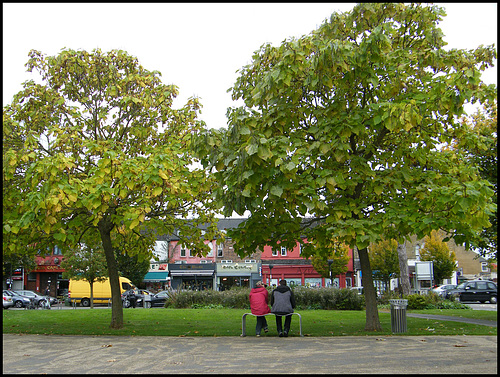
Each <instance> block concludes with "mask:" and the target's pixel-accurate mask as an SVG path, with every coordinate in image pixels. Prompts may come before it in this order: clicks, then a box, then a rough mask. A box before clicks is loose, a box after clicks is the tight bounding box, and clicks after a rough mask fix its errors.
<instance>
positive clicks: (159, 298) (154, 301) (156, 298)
mask: <svg viewBox="0 0 500 377" xmlns="http://www.w3.org/2000/svg"><path fill="white" fill-rule="evenodd" d="M170 294H171V292H170V291H160V292H158V293H155V294H154V295H153V296H151V306H153V307H154V306H160V307H161V306H164V305H165V301H167V299H168V298H169V297H170Z"/></svg>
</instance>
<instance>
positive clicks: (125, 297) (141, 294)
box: [122, 288, 153, 308]
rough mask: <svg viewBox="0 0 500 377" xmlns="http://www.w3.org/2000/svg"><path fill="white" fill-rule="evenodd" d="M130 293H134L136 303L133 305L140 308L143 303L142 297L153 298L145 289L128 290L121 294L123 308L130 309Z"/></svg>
mask: <svg viewBox="0 0 500 377" xmlns="http://www.w3.org/2000/svg"><path fill="white" fill-rule="evenodd" d="M130 291H134V294H135V298H136V303H135V305H136V306H142V304H143V301H144V295H149V297H152V296H153V293H151V292H150V291H147V290H145V289H139V288H135V289H129V290H128V291H125V292H123V293H122V301H123V307H124V308H128V307H130V301H129V299H128V297H129V294H130Z"/></svg>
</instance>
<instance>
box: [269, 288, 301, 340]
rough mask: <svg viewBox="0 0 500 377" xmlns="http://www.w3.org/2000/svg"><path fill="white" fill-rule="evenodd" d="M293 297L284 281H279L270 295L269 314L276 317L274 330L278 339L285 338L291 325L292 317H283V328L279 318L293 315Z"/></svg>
mask: <svg viewBox="0 0 500 377" xmlns="http://www.w3.org/2000/svg"><path fill="white" fill-rule="evenodd" d="M294 308H295V297H294V296H293V292H292V290H291V289H290V287H288V286H287V285H286V280H284V279H283V280H280V284H279V286H278V287H277V288H276V289H275V290H273V292H272V293H271V313H273V314H275V315H276V328H277V330H278V335H279V336H280V337H283V336H285V337H287V336H288V332H289V331H290V325H291V323H292V316H291V315H288V316H286V317H285V327H284V328H282V322H281V317H282V316H284V315H287V314H290V313H293V309H294Z"/></svg>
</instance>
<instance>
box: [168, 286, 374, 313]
mask: <svg viewBox="0 0 500 377" xmlns="http://www.w3.org/2000/svg"><path fill="white" fill-rule="evenodd" d="M267 289H268V292H269V295H271V292H272V288H271V287H268V288H267ZM293 292H294V296H295V302H296V304H297V305H296V309H297V310H301V309H326V310H362V309H363V308H364V296H361V295H358V294H357V292H355V291H353V290H351V289H338V288H305V287H301V286H297V287H294V288H293ZM249 294H250V288H244V287H233V288H231V289H230V290H227V291H223V292H217V291H213V290H205V291H173V292H172V294H171V295H170V297H169V298H168V299H167V300H166V301H165V307H172V308H178V309H180V308H207V307H211V308H219V307H220V308H228V309H250V301H249V299H248V295H249Z"/></svg>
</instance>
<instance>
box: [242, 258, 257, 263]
mask: <svg viewBox="0 0 500 377" xmlns="http://www.w3.org/2000/svg"><path fill="white" fill-rule="evenodd" d="M245 263H257V261H256V260H255V259H246V260H245Z"/></svg>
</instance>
